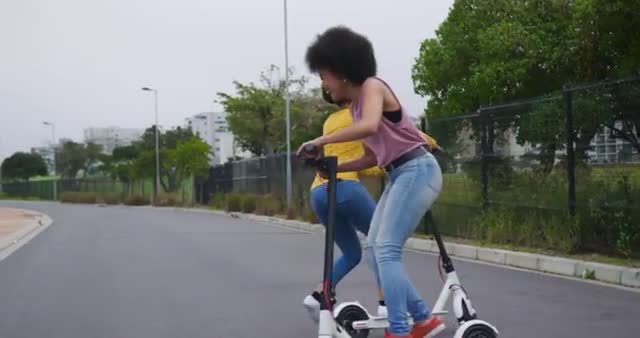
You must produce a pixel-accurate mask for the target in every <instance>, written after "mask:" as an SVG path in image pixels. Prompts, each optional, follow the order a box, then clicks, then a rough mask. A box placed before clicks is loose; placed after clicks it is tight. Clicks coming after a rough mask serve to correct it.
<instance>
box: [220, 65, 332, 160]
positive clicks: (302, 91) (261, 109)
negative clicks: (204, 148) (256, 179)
mask: <svg viewBox="0 0 640 338" xmlns="http://www.w3.org/2000/svg"><path fill="white" fill-rule="evenodd" d="M278 71H279V68H278V67H276V66H273V65H272V66H271V67H270V68H269V69H268V70H267V71H266V72H262V73H261V74H260V85H255V84H254V83H248V84H243V83H240V82H237V81H236V82H234V86H235V89H236V94H235V95H230V94H226V93H218V94H217V95H218V98H219V100H218V102H220V103H221V104H222V105H223V106H224V108H225V111H226V112H227V113H228V116H227V121H228V123H229V129H230V130H231V132H232V133H233V134H234V136H235V138H236V140H237V141H238V142H239V144H240V146H241V147H242V148H243V149H245V150H249V151H251V152H252V153H254V154H256V155H259V156H261V155H269V154H273V153H274V152H279V151H283V150H285V149H286V136H285V134H286V122H285V118H286V116H285V115H286V111H285V90H286V83H285V81H284V79H282V78H281V77H280V76H279V74H278ZM289 72H290V76H289V79H290V80H289V83H290V85H289V93H290V98H291V100H290V109H289V111H290V119H291V140H292V148H295V146H296V145H299V144H301V143H302V142H304V141H306V140H308V139H309V138H310V137H308V136H309V135H311V137H316V136H318V135H319V134H321V133H322V121H323V120H324V117H326V115H327V114H328V113H329V112H331V111H333V110H335V107H330V106H329V105H328V104H327V103H325V102H324V101H323V100H322V98H321V96H320V95H319V93H320V92H319V90H312V91H308V90H307V89H306V85H307V79H306V78H305V77H303V76H301V77H296V76H295V74H294V73H293V71H292V70H289Z"/></svg>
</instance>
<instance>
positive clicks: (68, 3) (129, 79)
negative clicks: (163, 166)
mask: <svg viewBox="0 0 640 338" xmlns="http://www.w3.org/2000/svg"><path fill="white" fill-rule="evenodd" d="M452 3H453V0H438V1H435V0H434V1H428V0H402V1H389V0H368V1H366V0H349V1H344V0H342V1H340V0H325V1H306V0H289V1H288V10H287V13H288V32H289V39H288V41H289V64H290V66H291V67H294V69H295V70H296V73H297V74H299V75H305V76H309V77H310V79H311V84H312V85H317V84H319V81H318V79H317V78H316V77H314V75H313V74H309V73H308V71H307V69H306V65H305V63H304V54H305V50H306V48H307V46H308V45H309V44H310V43H311V42H312V41H313V39H314V38H315V36H316V35H317V34H319V33H321V32H323V31H324V30H326V29H327V28H329V27H331V26H334V25H339V24H343V25H347V26H349V27H351V28H352V29H354V30H355V31H358V32H360V33H363V34H365V35H366V36H367V37H368V38H369V39H370V40H371V42H372V43H373V46H374V50H375V53H376V58H377V60H378V70H379V76H380V77H382V78H384V79H385V80H386V81H387V82H389V84H390V85H391V86H392V87H393V88H394V89H395V91H396V93H397V94H398V96H399V98H400V100H401V101H402V104H403V105H405V106H406V107H407V108H408V109H409V111H410V113H412V114H414V115H418V114H421V113H422V111H423V110H424V105H425V99H424V98H422V97H420V96H418V95H416V94H415V93H414V91H413V84H412V80H411V68H412V66H413V64H414V62H415V58H416V56H417V55H418V51H419V48H420V43H421V42H422V41H423V40H424V39H426V38H432V37H433V36H434V35H435V30H436V29H437V28H438V26H439V25H440V23H441V22H442V21H443V20H444V19H445V18H446V16H447V13H448V11H449V7H450V6H451V5H452ZM271 64H274V65H277V66H279V67H280V68H281V69H284V6H283V1H282V0H278V1H276V0H225V1H221V0H109V1H104V0H101V1H98V0H4V1H1V2H0V158H4V157H8V156H10V155H11V154H12V153H13V152H15V151H29V150H30V148H31V147H34V146H42V145H45V144H47V142H50V140H51V129H50V127H48V126H45V125H43V123H42V122H43V121H50V122H52V123H54V124H55V130H56V138H62V137H64V138H71V139H74V140H76V141H82V140H83V129H84V128H87V127H106V126H118V127H131V128H146V127H148V126H150V125H152V124H153V123H154V110H153V95H152V94H151V93H150V92H145V91H141V90H140V88H141V87H143V86H148V87H153V88H156V89H157V90H158V93H159V124H160V125H161V126H162V127H164V128H167V127H169V128H170V127H173V126H177V125H183V124H184V119H185V118H186V117H189V116H192V115H195V114H197V113H200V112H204V111H220V110H221V109H222V107H221V106H220V105H219V104H217V103H215V99H216V93H218V92H227V93H233V81H240V82H250V81H254V82H258V80H259V74H260V72H261V71H263V70H266V69H267V68H268V67H269V65H271Z"/></svg>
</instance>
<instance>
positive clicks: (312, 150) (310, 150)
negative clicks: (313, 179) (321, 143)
mask: <svg viewBox="0 0 640 338" xmlns="http://www.w3.org/2000/svg"><path fill="white" fill-rule="evenodd" d="M304 152H305V153H307V154H309V155H313V154H316V153H317V152H318V147H317V146H316V145H315V144H307V145H305V146H304Z"/></svg>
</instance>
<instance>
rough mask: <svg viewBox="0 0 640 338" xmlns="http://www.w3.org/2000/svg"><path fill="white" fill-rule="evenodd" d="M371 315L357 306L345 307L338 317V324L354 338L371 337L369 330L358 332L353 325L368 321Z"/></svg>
mask: <svg viewBox="0 0 640 338" xmlns="http://www.w3.org/2000/svg"><path fill="white" fill-rule="evenodd" d="M368 319H369V315H368V314H367V312H366V311H364V310H363V309H362V308H361V307H359V306H356V305H348V306H345V307H344V308H343V309H342V310H340V313H338V315H337V316H336V322H338V324H340V326H342V328H343V329H345V330H346V331H347V333H348V334H349V335H350V336H351V337H353V338H367V337H368V336H369V330H368V329H365V330H356V329H354V328H353V326H352V325H351V323H353V322H356V321H360V320H368Z"/></svg>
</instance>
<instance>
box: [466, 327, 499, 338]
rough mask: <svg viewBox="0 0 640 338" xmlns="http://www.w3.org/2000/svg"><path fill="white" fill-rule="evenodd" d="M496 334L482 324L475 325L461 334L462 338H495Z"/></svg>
mask: <svg viewBox="0 0 640 338" xmlns="http://www.w3.org/2000/svg"><path fill="white" fill-rule="evenodd" d="M497 337H498V336H497V335H496V332H495V331H494V330H493V329H492V328H491V327H489V326H487V325H484V324H475V325H471V326H469V328H467V329H466V330H464V333H463V334H462V338H497Z"/></svg>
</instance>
